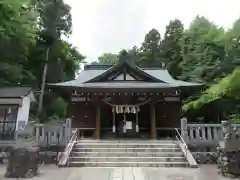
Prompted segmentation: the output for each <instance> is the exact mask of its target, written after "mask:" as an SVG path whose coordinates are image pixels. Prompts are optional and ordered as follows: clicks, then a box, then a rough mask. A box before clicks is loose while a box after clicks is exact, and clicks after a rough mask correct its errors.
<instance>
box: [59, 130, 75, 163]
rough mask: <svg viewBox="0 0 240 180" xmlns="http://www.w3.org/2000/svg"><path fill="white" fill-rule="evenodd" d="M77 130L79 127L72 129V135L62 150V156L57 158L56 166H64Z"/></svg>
mask: <svg viewBox="0 0 240 180" xmlns="http://www.w3.org/2000/svg"><path fill="white" fill-rule="evenodd" d="M78 131H79V129H76V130H75V131H74V133H73V135H72V136H71V139H70V141H69V143H68V144H67V146H66V148H65V150H64V153H63V156H62V157H61V158H60V160H59V163H58V166H60V167H63V166H66V164H67V161H68V158H69V156H70V153H71V151H72V148H73V146H74V144H75V143H76V140H77V137H78Z"/></svg>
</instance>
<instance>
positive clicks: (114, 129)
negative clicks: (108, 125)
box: [112, 125, 116, 133]
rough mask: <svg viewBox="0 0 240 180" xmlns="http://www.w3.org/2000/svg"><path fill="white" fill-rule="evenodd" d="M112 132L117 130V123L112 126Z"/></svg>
mask: <svg viewBox="0 0 240 180" xmlns="http://www.w3.org/2000/svg"><path fill="white" fill-rule="evenodd" d="M112 132H114V133H115V132H116V126H115V125H113V127H112Z"/></svg>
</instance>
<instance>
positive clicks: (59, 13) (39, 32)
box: [0, 0, 84, 121]
mask: <svg viewBox="0 0 240 180" xmlns="http://www.w3.org/2000/svg"><path fill="white" fill-rule="evenodd" d="M0 17H1V18H0V54H1V57H0V86H31V87H33V89H34V90H35V91H36V92H39V90H40V86H41V83H42V76H43V69H44V66H45V65H46V63H47V64H48V71H47V74H46V76H47V78H46V79H47V80H46V83H54V82H59V81H64V80H70V79H73V78H74V77H75V73H76V72H77V71H78V70H79V62H81V61H82V60H83V59H84V57H83V56H82V55H81V54H80V53H79V52H78V50H77V49H76V48H75V47H74V46H72V45H71V44H69V43H68V42H67V41H65V40H63V37H64V36H65V37H67V36H69V35H70V34H71V29H72V21H71V14H70V7H69V6H68V5H67V4H65V3H64V2H63V0H57V1H56V0H41V1H38V0H17V1H16V0H0ZM47 49H49V58H48V61H46V51H47ZM36 96H37V97H38V93H36ZM45 97H46V98H44V104H43V107H44V109H43V111H42V112H41V120H43V121H45V120H47V119H48V117H50V116H52V115H55V116H60V117H64V116H65V115H66V113H65V111H66V102H64V100H63V99H60V98H59V97H58V96H57V95H53V94H51V93H49V92H48V93H47V94H46V96H45ZM49 99H50V100H49ZM64 108H65V110H64Z"/></svg>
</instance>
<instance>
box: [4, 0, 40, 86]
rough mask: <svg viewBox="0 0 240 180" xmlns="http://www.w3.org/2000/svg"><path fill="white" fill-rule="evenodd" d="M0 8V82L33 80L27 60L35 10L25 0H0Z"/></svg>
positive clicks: (32, 38)
mask: <svg viewBox="0 0 240 180" xmlns="http://www.w3.org/2000/svg"><path fill="white" fill-rule="evenodd" d="M0 11H1V15H0V17H1V18H0V54H1V57H0V85H1V86H3V85H11V84H28V83H29V82H31V81H33V80H34V76H33V74H32V73H31V72H30V71H29V70H28V69H27V64H28V62H29V61H28V54H29V47H30V46H31V45H33V44H34V43H35V37H36V19H35V18H36V15H37V14H36V12H35V11H34V8H33V6H31V4H29V2H28V1H26V0H19V1H15V0H1V1H0Z"/></svg>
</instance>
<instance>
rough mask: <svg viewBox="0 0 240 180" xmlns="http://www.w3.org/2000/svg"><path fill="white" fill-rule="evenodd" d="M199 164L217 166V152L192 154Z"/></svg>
mask: <svg viewBox="0 0 240 180" xmlns="http://www.w3.org/2000/svg"><path fill="white" fill-rule="evenodd" d="M192 155H193V157H194V159H195V160H196V162H197V163H198V164H217V153H216V152H192Z"/></svg>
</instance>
